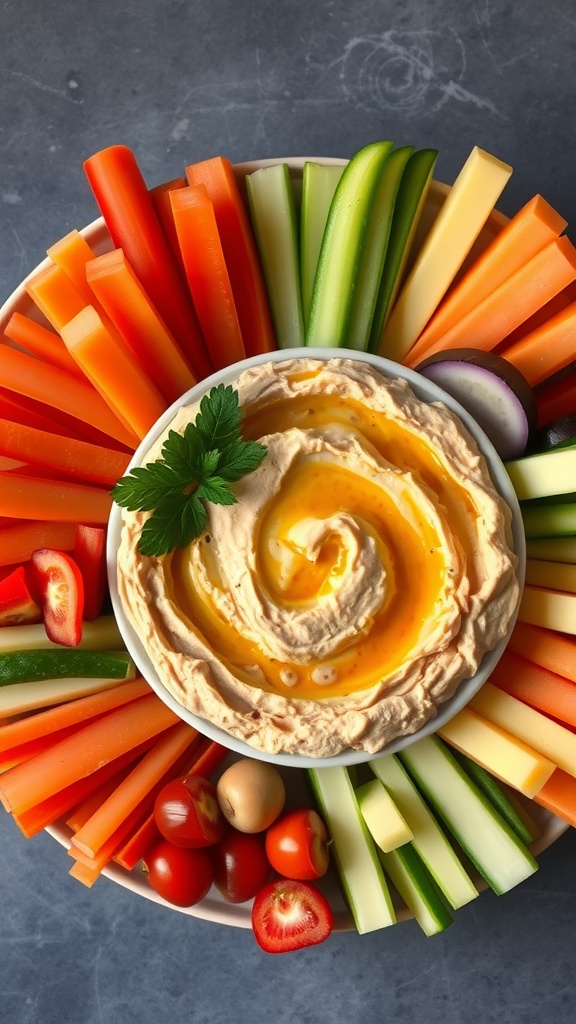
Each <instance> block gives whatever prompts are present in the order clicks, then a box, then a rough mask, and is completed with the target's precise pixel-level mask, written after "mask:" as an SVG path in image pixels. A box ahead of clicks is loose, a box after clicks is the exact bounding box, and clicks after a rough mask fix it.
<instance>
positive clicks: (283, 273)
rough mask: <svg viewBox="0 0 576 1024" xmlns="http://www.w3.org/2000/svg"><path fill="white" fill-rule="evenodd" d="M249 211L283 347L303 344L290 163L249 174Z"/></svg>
mask: <svg viewBox="0 0 576 1024" xmlns="http://www.w3.org/2000/svg"><path fill="white" fill-rule="evenodd" d="M246 189H247V193H248V202H249V206H250V214H251V217H252V223H253V225H254V232H255V235H256V241H257V244H258V249H259V251H260V257H261V260H262V267H263V271H264V277H265V280H266V285H267V288H268V297H269V300H270V308H271V310H272V318H273V320H274V327H275V329H276V337H277V340H278V345H279V347H280V348H298V347H300V346H301V345H303V344H304V316H303V312H302V292H301V287H300V260H299V254H298V226H297V215H296V202H295V197H294V189H293V186H292V179H291V177H290V169H289V167H288V165H287V164H274V165H273V166H271V167H261V168H260V169H259V170H257V171H253V172H252V174H248V175H247V176H246Z"/></svg>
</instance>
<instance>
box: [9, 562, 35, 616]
mask: <svg viewBox="0 0 576 1024" xmlns="http://www.w3.org/2000/svg"><path fill="white" fill-rule="evenodd" d="M34 622H42V609H41V608H40V606H39V605H38V604H37V603H36V601H35V600H34V598H33V597H32V595H31V593H30V590H29V588H28V583H27V581H26V571H25V569H24V566H23V565H19V566H17V568H16V569H13V570H12V572H11V573H9V574H8V575H7V576H5V577H4V579H2V580H0V626H20V625H23V624H24V623H27V624H30V623H34Z"/></svg>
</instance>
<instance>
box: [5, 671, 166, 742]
mask: <svg viewBox="0 0 576 1024" xmlns="http://www.w3.org/2000/svg"><path fill="white" fill-rule="evenodd" d="M149 693H150V687H149V685H148V683H147V682H146V680H145V679H131V680H130V681H129V682H127V683H120V684H119V685H118V686H114V687H112V688H111V689H109V690H100V691H99V692H97V693H91V694H89V695H88V696H86V697H78V699H77V700H71V701H68V702H67V703H66V704H59V705H57V706H56V707H54V708H49V709H48V710H46V711H39V712H38V713H37V714H35V715H28V716H27V717H26V718H20V719H18V720H17V721H16V722H9V723H8V725H3V726H0V752H2V751H4V750H9V749H10V748H11V747H14V746H16V745H17V744H21V743H29V742H30V741H32V740H35V739H38V738H41V737H44V736H50V735H51V734H53V733H55V732H59V731H60V730H61V729H66V728H67V727H68V726H70V725H73V726H76V727H78V726H79V725H81V724H82V723H83V722H86V721H88V719H90V718H94V717H95V716H96V715H102V714H104V713H105V712H108V711H112V710H113V709H114V708H119V707H122V705H123V704H128V703H129V701H131V700H137V699H138V698H139V697H145V696H146V695H147V694H149Z"/></svg>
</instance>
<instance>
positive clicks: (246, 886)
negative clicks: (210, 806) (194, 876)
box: [210, 828, 271, 903]
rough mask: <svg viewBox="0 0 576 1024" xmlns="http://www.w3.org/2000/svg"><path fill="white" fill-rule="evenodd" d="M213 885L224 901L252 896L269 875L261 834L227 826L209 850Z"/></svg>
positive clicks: (240, 899)
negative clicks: (240, 830) (212, 869)
mask: <svg viewBox="0 0 576 1024" xmlns="http://www.w3.org/2000/svg"><path fill="white" fill-rule="evenodd" d="M210 857H211V859H212V866H213V868H214V885H215V886H216V888H217V889H218V892H219V893H220V895H221V897H222V899H223V900H226V902H227V903H245V902H246V900H251V899H253V898H254V896H255V895H256V893H257V892H259V891H260V889H262V887H263V886H264V885H266V882H267V881H268V879H269V878H270V873H271V868H270V864H269V862H268V858H267V856H266V851H265V849H264V840H263V838H262V834H261V833H259V834H254V833H249V832H238V831H237V830H236V829H234V828H230V829H228V830H227V831H226V832H225V833H224V835H223V836H222V839H220V841H219V842H217V843H216V845H215V846H213V847H212V848H211V850H210Z"/></svg>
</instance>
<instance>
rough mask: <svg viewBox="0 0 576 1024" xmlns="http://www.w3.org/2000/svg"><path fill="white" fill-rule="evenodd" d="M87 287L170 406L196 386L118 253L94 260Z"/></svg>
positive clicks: (147, 298)
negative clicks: (88, 286)
mask: <svg viewBox="0 0 576 1024" xmlns="http://www.w3.org/2000/svg"><path fill="white" fill-rule="evenodd" d="M86 274H87V279H88V283H89V285H90V288H91V290H92V291H93V292H94V295H95V296H96V297H97V299H98V300H99V302H100V304H101V305H102V307H103V308H104V309H105V311H106V313H107V315H108V316H109V317H110V320H111V321H112V323H113V324H114V326H115V328H116V330H117V331H118V332H119V333H120V334H121V336H122V337H123V338H124V340H125V342H126V343H127V344H128V347H129V349H130V351H131V352H132V354H133V355H134V356H135V357H136V359H137V360H138V362H139V364H140V366H141V367H142V369H143V370H144V371H145V372H146V373H147V375H148V376H149V378H150V379H151V380H153V381H154V382H155V383H156V384H157V386H158V388H159V390H160V391H161V392H162V394H163V395H164V397H165V398H166V399H167V400H168V402H169V403H172V402H175V401H176V399H177V398H180V395H182V394H184V392H185V391H188V390H189V389H190V388H191V387H193V386H194V384H195V383H196V378H195V377H194V375H193V373H192V371H191V370H190V367H189V366H188V364H187V363H186V360H185V359H184V357H183V355H182V353H181V351H180V349H179V348H178V345H177V344H176V342H175V340H174V338H173V336H172V335H171V333H170V331H169V330H168V328H167V327H166V325H165V323H164V321H163V320H162V319H161V317H160V315H159V313H158V312H157V310H156V309H155V308H154V306H153V305H152V302H151V301H150V298H149V297H148V294H147V293H146V291H145V290H144V288H143V287H142V285H141V284H140V281H139V280H138V278H137V277H136V274H135V273H134V271H133V270H132V267H131V266H130V264H129V263H128V262H127V260H126V257H125V255H124V253H123V252H122V250H121V249H115V250H113V251H112V252H109V253H105V254H104V255H103V256H97V257H96V258H95V259H94V260H92V261H91V262H90V263H89V264H88V265H87V268H86Z"/></svg>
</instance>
